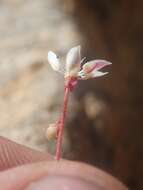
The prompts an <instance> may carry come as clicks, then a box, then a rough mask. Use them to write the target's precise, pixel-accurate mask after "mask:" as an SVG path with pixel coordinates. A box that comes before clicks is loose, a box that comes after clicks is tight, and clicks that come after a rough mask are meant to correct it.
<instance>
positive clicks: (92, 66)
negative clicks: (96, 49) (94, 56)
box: [83, 60, 112, 74]
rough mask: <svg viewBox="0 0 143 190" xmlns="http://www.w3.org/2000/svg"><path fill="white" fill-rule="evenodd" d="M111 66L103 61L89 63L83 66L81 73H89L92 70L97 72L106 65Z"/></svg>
mask: <svg viewBox="0 0 143 190" xmlns="http://www.w3.org/2000/svg"><path fill="white" fill-rule="evenodd" d="M111 64H112V63H111V62H109V61H105V60H93V61H89V62H87V63H85V64H84V65H83V72H84V74H86V73H90V72H92V71H94V70H96V71H97V70H99V69H102V68H103V67H105V66H107V65H111Z"/></svg>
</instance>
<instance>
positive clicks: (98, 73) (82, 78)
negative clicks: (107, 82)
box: [78, 71, 108, 80]
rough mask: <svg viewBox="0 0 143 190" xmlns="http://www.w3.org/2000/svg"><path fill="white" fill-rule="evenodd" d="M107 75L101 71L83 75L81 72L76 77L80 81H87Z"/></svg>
mask: <svg viewBox="0 0 143 190" xmlns="http://www.w3.org/2000/svg"><path fill="white" fill-rule="evenodd" d="M106 74H108V72H101V71H92V72H91V73H86V74H85V73H83V72H79V73H78V76H79V79H80V80H87V79H90V78H96V77H101V76H104V75H106Z"/></svg>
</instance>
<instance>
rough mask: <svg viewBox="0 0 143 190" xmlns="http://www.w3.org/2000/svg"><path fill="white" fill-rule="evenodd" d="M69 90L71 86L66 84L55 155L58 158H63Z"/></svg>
mask: <svg viewBox="0 0 143 190" xmlns="http://www.w3.org/2000/svg"><path fill="white" fill-rule="evenodd" d="M69 92H70V87H69V86H68V85H67V86H65V91H64V103H63V111H62V115H61V119H60V123H59V128H58V135H57V144H56V155H55V159H56V160H60V158H61V149H62V137H63V130H64V123H65V118H66V113H67V104H68V97H69Z"/></svg>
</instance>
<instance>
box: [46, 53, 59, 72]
mask: <svg viewBox="0 0 143 190" xmlns="http://www.w3.org/2000/svg"><path fill="white" fill-rule="evenodd" d="M47 58H48V61H49V63H50V65H51V67H52V68H53V69H54V70H55V71H59V70H60V62H59V59H58V57H57V55H56V54H55V53H54V52H52V51H49V52H48V56H47Z"/></svg>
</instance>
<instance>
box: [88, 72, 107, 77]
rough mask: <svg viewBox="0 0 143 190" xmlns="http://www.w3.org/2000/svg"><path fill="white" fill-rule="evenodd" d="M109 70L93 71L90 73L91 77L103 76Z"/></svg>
mask: <svg viewBox="0 0 143 190" xmlns="http://www.w3.org/2000/svg"><path fill="white" fill-rule="evenodd" d="M108 73H109V72H101V71H95V72H94V71H93V72H92V73H91V75H92V78H96V77H102V76H104V75H107V74H108Z"/></svg>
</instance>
